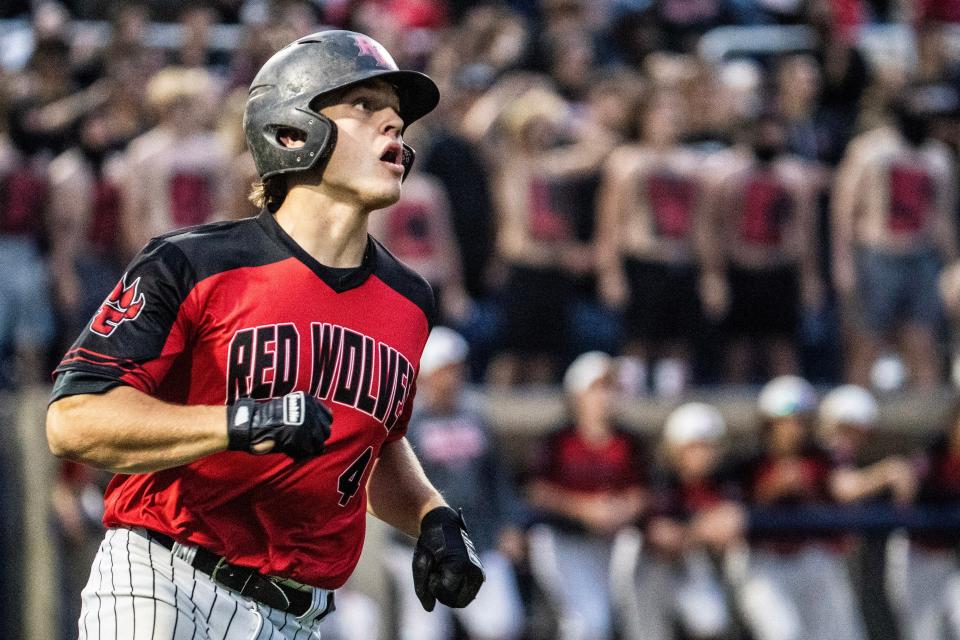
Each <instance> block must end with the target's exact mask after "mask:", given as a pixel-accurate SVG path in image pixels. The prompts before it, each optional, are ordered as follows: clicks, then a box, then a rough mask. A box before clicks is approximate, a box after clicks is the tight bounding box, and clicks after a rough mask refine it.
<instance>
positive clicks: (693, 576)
mask: <svg viewBox="0 0 960 640" xmlns="http://www.w3.org/2000/svg"><path fill="white" fill-rule="evenodd" d="M725 437H726V424H725V421H724V419H723V416H721V415H720V412H719V411H717V409H716V408H714V407H713V406H711V405H708V404H704V403H700V402H690V403H687V404H684V405H682V406H680V407H678V408H677V409H675V410H674V411H673V412H672V413H671V414H670V416H669V417H668V418H667V422H666V426H665V427H664V431H663V439H662V449H663V454H664V458H665V467H666V468H665V469H664V473H663V474H662V475H661V476H660V477H658V478H657V479H656V481H655V482H654V483H653V488H652V493H653V506H652V509H651V516H650V518H649V520H648V521H647V523H646V525H645V527H644V547H643V554H642V556H641V561H640V563H639V567H638V571H637V573H636V584H635V586H634V588H633V591H634V592H635V594H636V595H635V599H634V600H635V602H634V606H633V607H632V608H631V609H629V611H630V613H631V616H632V620H631V621H630V624H628V625H627V633H626V634H625V638H627V639H628V640H670V639H672V638H673V637H674V630H675V628H676V627H677V626H678V625H679V627H680V628H681V629H682V631H683V634H684V636H683V637H685V638H691V639H697V640H703V639H707V638H721V637H726V634H727V632H728V631H729V627H730V623H731V616H730V611H729V607H728V605H727V601H726V598H725V596H724V593H723V588H722V586H721V583H720V580H719V578H718V576H717V573H716V570H715V568H714V566H713V563H712V562H711V559H710V557H709V550H711V549H716V550H722V549H724V548H726V547H728V546H729V545H731V544H734V543H736V542H737V541H738V540H740V536H741V532H742V529H743V523H744V514H743V511H742V509H741V508H740V507H739V506H738V505H736V504H735V503H733V502H731V501H730V500H728V498H727V496H726V493H725V491H724V487H723V484H722V482H721V481H720V479H719V474H718V466H719V464H720V461H721V448H722V446H723V440H724V438H725Z"/></svg>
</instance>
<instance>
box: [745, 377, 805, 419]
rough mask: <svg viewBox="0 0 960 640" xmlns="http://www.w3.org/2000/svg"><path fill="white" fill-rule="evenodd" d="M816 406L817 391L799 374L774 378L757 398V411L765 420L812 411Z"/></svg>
mask: <svg viewBox="0 0 960 640" xmlns="http://www.w3.org/2000/svg"><path fill="white" fill-rule="evenodd" d="M816 408H817V392H816V391H814V390H813V386H811V385H810V383H809V382H807V381H806V380H804V379H803V378H801V377H799V376H780V377H778V378H774V379H773V380H771V381H770V382H768V383H767V384H765V385H764V386H763V389H761V390H760V396H759V397H758V398H757V411H758V412H759V413H760V416H761V417H762V418H763V419H765V420H772V419H776V418H786V417H788V416H792V415H794V414H797V413H812V412H813V411H815V410H816Z"/></svg>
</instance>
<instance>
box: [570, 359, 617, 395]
mask: <svg viewBox="0 0 960 640" xmlns="http://www.w3.org/2000/svg"><path fill="white" fill-rule="evenodd" d="M612 372H613V358H611V357H610V356H609V355H608V354H606V353H604V352H602V351H588V352H586V353H582V354H580V355H579V356H577V359H576V360H574V361H573V362H571V363H570V366H569V367H567V372H566V373H565V374H563V390H564V391H565V392H567V393H569V394H576V393H582V392H583V391H586V390H587V389H589V388H590V386H591V385H593V383H595V382H596V381H597V380H600V379H602V378H604V377H606V376H609V375H610V374H611V373H612Z"/></svg>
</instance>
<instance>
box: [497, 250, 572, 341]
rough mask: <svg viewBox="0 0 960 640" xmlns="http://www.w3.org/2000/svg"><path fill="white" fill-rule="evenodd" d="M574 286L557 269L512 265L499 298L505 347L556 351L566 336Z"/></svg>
mask: <svg viewBox="0 0 960 640" xmlns="http://www.w3.org/2000/svg"><path fill="white" fill-rule="evenodd" d="M573 286H574V283H573V282H572V281H571V280H570V278H569V277H568V276H567V275H566V274H564V273H563V272H561V271H560V270H559V269H551V268H548V269H539V268H534V267H521V266H513V267H511V268H510V277H509V278H508V280H507V286H506V287H505V290H504V293H503V298H502V300H503V311H504V321H505V329H506V336H505V337H504V347H505V348H506V349H507V350H508V351H512V352H514V353H519V354H526V355H536V354H547V355H556V354H559V353H560V352H561V350H562V349H563V347H564V342H565V340H566V337H567V318H568V317H569V305H570V304H571V303H572V301H573V298H574V295H573V293H574V291H573Z"/></svg>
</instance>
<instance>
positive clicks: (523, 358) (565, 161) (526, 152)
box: [490, 86, 613, 384]
mask: <svg viewBox="0 0 960 640" xmlns="http://www.w3.org/2000/svg"><path fill="white" fill-rule="evenodd" d="M567 110H568V107H567V104H566V102H565V101H563V100H562V99H561V98H559V97H558V96H557V95H556V94H555V93H553V92H551V91H549V90H548V89H546V88H543V87H536V86H535V87H532V88H530V89H529V90H527V91H526V92H524V93H523V94H522V95H521V96H520V97H519V98H516V99H514V100H512V101H511V102H510V103H509V104H507V105H506V107H505V109H504V111H503V113H502V115H501V121H502V123H503V126H504V129H505V130H506V135H505V136H504V139H503V144H502V146H501V148H500V159H499V163H498V165H497V166H496V168H495V170H494V171H495V175H494V188H493V191H494V201H495V206H496V208H497V215H498V220H499V226H498V230H497V234H498V235H497V252H498V258H499V259H500V261H501V262H502V263H503V264H504V265H505V266H506V269H507V271H508V275H507V278H506V283H505V286H504V287H503V297H504V301H503V305H504V313H505V316H506V318H505V322H506V334H507V335H506V340H505V351H504V353H503V354H501V356H500V357H498V359H497V361H496V362H495V363H493V364H492V365H491V366H492V367H493V368H494V370H493V371H492V372H491V374H490V376H491V380H492V381H493V382H495V383H501V384H504V383H505V384H513V383H517V382H527V383H530V382H549V381H551V380H552V379H553V378H554V373H555V372H554V368H555V366H556V358H557V356H558V355H559V354H562V353H563V349H564V348H569V346H570V345H571V344H574V343H575V336H571V331H570V328H569V327H570V322H569V316H570V311H571V303H572V296H571V292H572V291H573V290H574V286H575V284H576V281H577V279H578V278H580V277H583V276H588V275H591V274H592V273H593V272H594V258H593V254H592V252H591V251H590V246H589V244H588V243H587V242H585V241H583V240H581V239H580V238H579V237H578V227H579V226H580V225H581V224H582V222H583V218H584V217H585V216H592V215H593V209H592V203H590V202H586V203H584V202H582V200H584V199H583V198H582V197H578V196H577V193H578V191H579V190H580V189H582V188H584V184H585V182H586V181H588V180H589V179H590V178H591V177H592V176H593V177H595V176H596V174H597V172H598V171H599V167H600V163H601V161H602V160H603V158H604V156H605V155H606V154H607V152H608V151H609V149H610V148H611V146H612V144H613V142H612V139H611V138H610V136H609V135H608V134H606V133H605V132H604V131H603V130H602V129H601V128H600V127H598V126H596V125H594V124H593V123H592V122H590V121H589V120H580V121H578V122H579V126H578V127H577V128H568V127H566V126H565V125H566V124H569V122H570V120H569V118H568V115H569V114H568V112H567ZM571 138H572V139H571ZM578 205H580V206H578Z"/></svg>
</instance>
